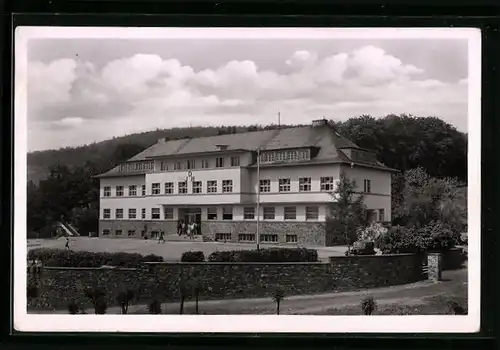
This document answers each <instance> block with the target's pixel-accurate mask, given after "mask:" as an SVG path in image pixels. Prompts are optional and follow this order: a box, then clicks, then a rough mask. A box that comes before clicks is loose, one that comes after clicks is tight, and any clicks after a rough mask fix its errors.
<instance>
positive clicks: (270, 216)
mask: <svg viewBox="0 0 500 350" xmlns="http://www.w3.org/2000/svg"><path fill="white" fill-rule="evenodd" d="M274 218H275V209H274V207H264V220H274Z"/></svg>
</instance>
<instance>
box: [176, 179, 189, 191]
mask: <svg viewBox="0 0 500 350" xmlns="http://www.w3.org/2000/svg"><path fill="white" fill-rule="evenodd" d="M178 185H179V193H181V194H185V193H188V186H187V182H186V181H180V182H179V183H178Z"/></svg>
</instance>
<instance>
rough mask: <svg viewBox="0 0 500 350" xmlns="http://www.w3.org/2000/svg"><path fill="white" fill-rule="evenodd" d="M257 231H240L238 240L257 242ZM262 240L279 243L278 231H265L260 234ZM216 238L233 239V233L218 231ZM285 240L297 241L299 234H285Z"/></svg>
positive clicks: (220, 239) (221, 239) (288, 241)
mask: <svg viewBox="0 0 500 350" xmlns="http://www.w3.org/2000/svg"><path fill="white" fill-rule="evenodd" d="M255 237H256V234H255V233H239V234H238V242H244V243H246V242H255ZM259 237H260V242H262V243H278V234H276V233H264V234H260V235H259ZM215 240H216V241H219V242H221V241H224V242H226V241H230V240H231V233H216V234H215ZM285 242H286V243H297V242H298V239H297V235H296V234H287V235H285Z"/></svg>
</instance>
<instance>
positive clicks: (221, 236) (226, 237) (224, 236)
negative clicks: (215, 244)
mask: <svg viewBox="0 0 500 350" xmlns="http://www.w3.org/2000/svg"><path fill="white" fill-rule="evenodd" d="M215 240H216V241H230V240H231V233H227V232H226V233H216V234H215Z"/></svg>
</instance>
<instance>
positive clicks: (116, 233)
mask: <svg viewBox="0 0 500 350" xmlns="http://www.w3.org/2000/svg"><path fill="white" fill-rule="evenodd" d="M122 232H123V231H122V230H116V231H115V235H117V236H121V235H122Z"/></svg>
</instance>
